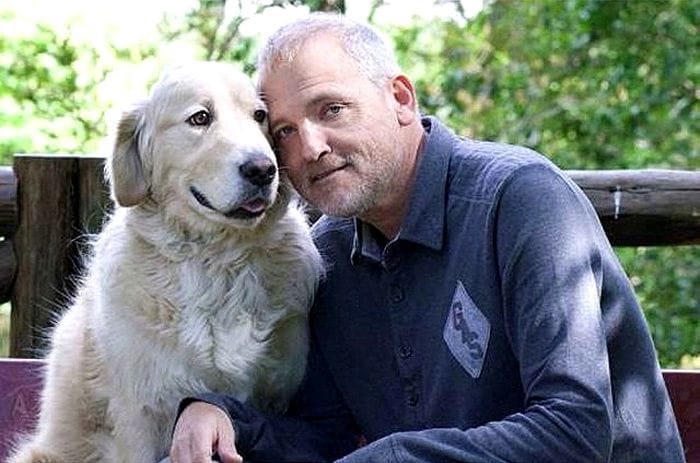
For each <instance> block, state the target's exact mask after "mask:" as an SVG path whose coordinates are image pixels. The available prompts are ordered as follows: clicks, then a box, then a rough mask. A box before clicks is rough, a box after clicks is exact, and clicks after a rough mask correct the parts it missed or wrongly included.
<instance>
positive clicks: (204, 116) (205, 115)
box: [187, 109, 211, 127]
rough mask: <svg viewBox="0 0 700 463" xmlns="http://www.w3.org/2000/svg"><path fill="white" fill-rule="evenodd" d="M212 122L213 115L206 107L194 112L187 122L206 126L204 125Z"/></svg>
mask: <svg viewBox="0 0 700 463" xmlns="http://www.w3.org/2000/svg"><path fill="white" fill-rule="evenodd" d="M210 122H211V115H210V114H209V112H208V111H205V110H204V109H203V110H201V111H197V112H196V113H194V114H192V115H191V116H190V117H188V118H187V123H188V124H190V125H194V126H197V127H199V126H204V125H209V123H210Z"/></svg>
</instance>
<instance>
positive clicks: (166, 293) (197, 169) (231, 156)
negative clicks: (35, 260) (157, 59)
mask: <svg viewBox="0 0 700 463" xmlns="http://www.w3.org/2000/svg"><path fill="white" fill-rule="evenodd" d="M262 108H263V106H262V103H261V102H260V101H259V100H258V98H257V95H256V93H255V91H254V88H253V86H252V84H251V83H250V82H249V81H248V79H247V78H246V77H245V76H243V75H241V74H240V73H238V72H236V71H234V70H233V69H232V68H231V67H229V66H228V65H224V64H216V63H196V64H195V63H193V64H192V65H186V66H183V67H179V68H175V69H173V70H172V71H171V72H169V73H167V74H166V75H165V76H164V77H162V78H161V80H160V81H159V82H158V83H157V84H156V85H155V86H154V89H153V90H152V92H151V94H150V96H149V98H148V99H147V100H146V101H145V102H143V103H141V104H139V105H137V106H136V107H135V108H134V109H132V110H130V111H127V112H126V113H124V115H123V117H122V118H121V120H120V123H119V127H118V130H117V133H116V139H115V145H114V152H113V155H112V157H111V159H110V162H109V165H108V175H109V178H110V180H111V183H112V189H113V196H114V197H115V199H116V200H117V202H118V203H119V204H121V206H129V207H118V208H117V209H116V210H115V212H114V214H113V216H112V217H111V218H110V220H109V222H108V223H107V224H106V225H105V227H104V229H103V231H102V233H101V234H100V235H99V236H98V237H97V239H96V241H95V243H94V248H93V255H92V256H91V258H90V262H89V264H88V266H87V271H86V274H85V276H84V280H83V282H82V284H81V286H80V288H79V291H78V293H77V296H76V297H75V300H74V302H73V304H72V306H71V307H70V308H69V309H68V310H67V311H66V312H65V313H64V315H63V316H62V318H61V320H60V322H59V323H58V325H57V326H56V328H55V330H54V332H53V334H52V337H51V351H50V354H49V355H48V359H47V362H48V367H47V371H46V381H45V387H44V390H43V395H42V400H41V416H40V420H39V423H38V428H37V430H36V433H35V434H34V435H32V436H29V437H28V439H27V441H26V442H24V443H23V444H21V445H20V446H19V447H18V450H17V452H16V453H15V455H14V457H12V458H11V459H10V463H29V462H34V463H38V462H47V463H48V462H51V463H53V462H62V463H68V462H71V463H73V462H74V463H86V462H115V463H151V462H155V461H157V460H158V459H160V458H162V457H163V456H165V455H166V454H167V450H168V448H169V439H170V433H171V431H172V426H173V424H174V419H175V413H176V410H177V407H178V403H179V401H180V400H181V399H182V398H183V397H186V396H190V395H192V394H193V393H198V392H204V391H216V392H227V393H230V394H233V395H234V396H236V397H238V398H239V399H241V400H244V401H249V402H250V403H252V404H254V405H256V406H258V407H261V408H263V409H267V410H271V411H275V412H279V411H282V410H284V408H285V406H286V404H287V401H288V399H289V397H290V395H291V394H292V393H293V391H294V390H295V388H296V387H297V385H298V383H299V382H300V380H301V377H302V374H303V371H304V366H305V358H306V353H307V327H306V326H307V325H306V323H307V311H308V308H309V306H310V303H311V301H312V298H313V294H314V291H315V288H316V284H317V281H318V278H319V275H320V272H321V260H320V257H319V255H318V253H317V251H316V249H315V248H314V246H313V243H312V241H311V239H310V236H309V232H308V227H307V225H306V221H305V220H306V219H305V217H304V214H303V213H302V212H301V211H300V210H299V209H298V208H297V207H296V206H294V205H290V204H289V203H290V195H291V190H290V187H289V185H288V183H287V181H286V180H285V179H284V178H280V177H279V176H278V175H277V174H276V175H275V176H274V179H273V180H272V181H271V183H270V185H269V186H267V187H264V188H263V187H256V186H255V185H253V184H252V183H251V182H249V181H247V180H245V179H244V178H243V176H242V175H241V171H240V166H241V165H243V164H244V163H245V162H247V161H249V160H250V159H257V160H260V159H268V160H270V161H272V163H274V162H275V158H274V154H273V152H272V150H271V148H270V146H269V145H268V141H267V139H266V121H265V122H263V123H262V124H260V123H258V122H257V121H256V120H255V119H254V117H253V115H254V114H255V111H256V109H262ZM202 110H204V111H208V112H209V113H210V114H211V116H212V122H211V123H210V124H209V125H208V126H206V127H202V126H197V125H192V123H191V119H190V116H192V115H194V114H196V113H198V112H200V111H202ZM192 187H194V188H196V190H197V191H198V192H199V193H200V194H201V195H202V196H203V197H205V198H206V200H207V203H202V201H200V200H198V199H197V198H196V197H195V195H194V194H193V190H192V189H191V188H192ZM254 197H255V198H258V201H257V204H258V205H257V206H256V205H252V206H251V204H250V200H251V198H254ZM200 199H201V198H200ZM260 200H264V201H267V202H269V207H268V208H267V209H266V210H265V212H264V213H263V214H262V216H260V217H256V218H235V217H227V216H226V214H227V213H230V212H231V211H235V210H237V208H238V207H240V206H241V205H244V206H245V205H246V204H248V205H247V206H246V207H247V208H248V209H249V210H253V211H254V212H256V211H257V209H258V208H259V204H260Z"/></svg>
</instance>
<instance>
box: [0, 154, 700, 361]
mask: <svg viewBox="0 0 700 463" xmlns="http://www.w3.org/2000/svg"><path fill="white" fill-rule="evenodd" d="M103 164H104V158H101V157H96V156H75V155H18V156H15V158H14V168H12V167H0V235H1V236H2V237H4V240H3V241H2V242H0V302H7V301H8V300H11V301H12V315H11V325H10V337H11V340H10V355H11V356H12V357H38V356H40V355H41V353H42V351H43V349H44V348H45V347H46V344H45V340H46V337H45V332H46V329H47V328H48V327H50V325H51V321H52V320H53V319H54V318H55V316H56V314H57V313H59V312H60V310H61V308H62V307H63V306H64V305H65V302H66V301H67V300H68V299H69V297H70V294H71V291H72V289H73V283H74V278H75V276H76V275H77V272H79V270H80V254H81V246H82V245H83V244H84V242H85V240H84V238H85V235H86V233H95V232H97V231H99V229H100V227H101V225H102V221H103V219H104V216H105V213H106V212H107V211H108V210H109V209H110V208H111V202H110V199H109V194H108V189H107V186H106V184H105V183H104V179H103ZM567 173H568V174H569V175H570V176H571V177H572V179H573V180H574V181H575V182H576V183H577V184H578V185H579V186H581V188H582V189H583V191H584V192H585V193H586V195H588V197H589V198H590V199H591V202H592V203H593V206H594V207H595V209H596V211H597V212H598V214H599V216H600V217H601V221H602V223H603V226H604V227H605V230H606V233H607V234H608V237H609V238H610V241H611V242H612V244H613V245H616V246H660V245H688V244H700V171H699V172H695V171H671V170H626V171H567Z"/></svg>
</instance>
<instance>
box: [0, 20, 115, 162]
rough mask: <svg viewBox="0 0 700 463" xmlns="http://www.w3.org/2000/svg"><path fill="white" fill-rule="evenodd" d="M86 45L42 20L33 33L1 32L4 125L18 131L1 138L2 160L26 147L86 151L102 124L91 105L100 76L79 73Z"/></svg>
mask: <svg viewBox="0 0 700 463" xmlns="http://www.w3.org/2000/svg"><path fill="white" fill-rule="evenodd" d="M0 34H1V33H0ZM84 51H85V50H78V48H76V46H75V45H74V44H73V43H71V40H70V38H69V37H67V36H61V35H59V34H58V33H57V32H56V31H54V30H51V29H50V28H48V27H45V26H42V25H37V27H36V30H35V32H34V34H33V35H32V36H29V37H19V38H16V37H8V36H4V35H0V62H2V63H3V65H2V66H0V82H2V84H0V102H1V104H2V107H3V111H0V126H2V127H3V129H2V130H3V135H4V134H9V133H10V132H11V133H12V135H13V136H3V137H2V138H1V139H0V162H2V163H3V164H11V161H10V158H9V156H11V155H12V154H13V153H15V152H23V151H25V152H26V151H34V152H46V151H47V150H50V151H54V152H55V151H62V152H81V151H84V149H85V147H86V146H89V143H88V142H89V141H90V140H92V139H93V137H94V132H95V131H100V130H103V128H102V127H100V126H99V124H98V125H97V126H96V124H95V122H96V119H97V120H98V119H99V117H98V116H96V114H94V111H92V110H91V108H92V107H93V104H92V102H93V101H94V100H95V93H94V86H95V82H96V80H95V81H86V80H85V79H84V77H83V76H81V75H79V69H80V67H79V66H78V60H79V55H80V54H81V52H84ZM88 52H89V50H88ZM94 58H96V57H94ZM96 79H99V76H96Z"/></svg>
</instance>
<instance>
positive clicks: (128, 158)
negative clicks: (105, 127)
mask: <svg viewBox="0 0 700 463" xmlns="http://www.w3.org/2000/svg"><path fill="white" fill-rule="evenodd" d="M144 113H145V104H138V105H136V106H134V107H133V108H130V109H128V110H126V111H124V112H123V113H122V115H121V118H120V119H119V123H118V124H117V131H116V134H115V139H114V148H113V150H112V156H111V159H110V162H109V166H108V171H109V172H108V175H109V177H110V181H111V184H112V195H113V197H114V199H115V200H116V201H117V203H118V204H119V205H120V206H124V207H129V206H136V205H138V204H140V203H141V202H143V201H144V200H145V199H146V197H147V196H148V191H149V188H150V182H149V180H148V177H149V176H148V175H147V173H146V172H145V170H144V165H143V155H144V154H145V153H143V150H144V149H147V148H146V147H145V146H143V143H142V142H143V133H142V131H143V130H144V127H143V124H144Z"/></svg>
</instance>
